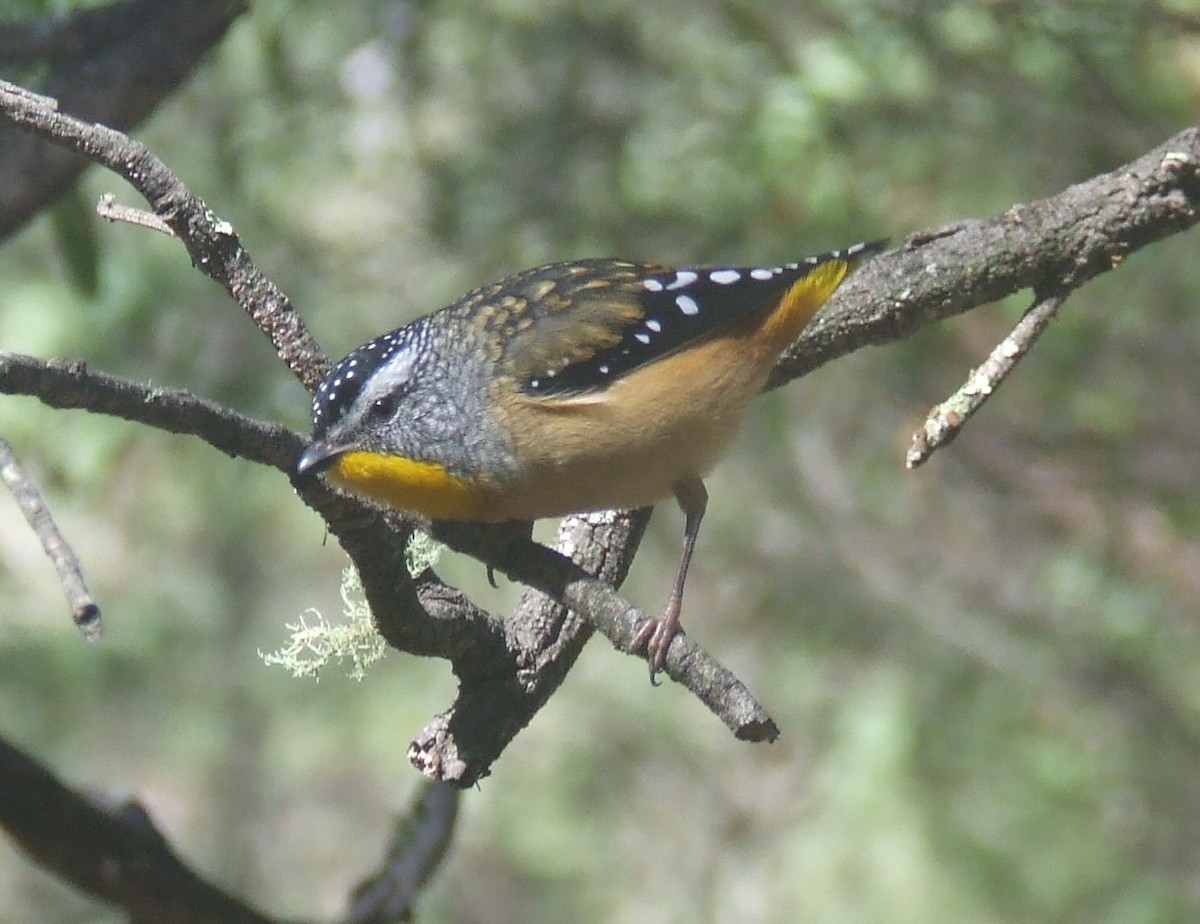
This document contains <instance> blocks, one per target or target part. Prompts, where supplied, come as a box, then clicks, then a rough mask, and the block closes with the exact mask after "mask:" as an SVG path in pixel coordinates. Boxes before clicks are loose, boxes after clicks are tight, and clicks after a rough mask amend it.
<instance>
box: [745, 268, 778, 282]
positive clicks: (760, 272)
mask: <svg viewBox="0 0 1200 924" xmlns="http://www.w3.org/2000/svg"><path fill="white" fill-rule="evenodd" d="M774 275H775V274H774V273H772V272H771V271H770V270H769V269H761V268H760V269H752V270H750V278H751V279H757V280H758V281H759V282H765V281H766V280H768V279H770V278H771V277H772V276H774Z"/></svg>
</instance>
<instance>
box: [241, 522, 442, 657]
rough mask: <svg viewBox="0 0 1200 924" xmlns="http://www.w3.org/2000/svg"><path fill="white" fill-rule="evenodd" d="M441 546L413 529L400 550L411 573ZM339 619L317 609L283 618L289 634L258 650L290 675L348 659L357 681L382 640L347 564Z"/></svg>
mask: <svg viewBox="0 0 1200 924" xmlns="http://www.w3.org/2000/svg"><path fill="white" fill-rule="evenodd" d="M442 548H443V547H442V545H441V544H440V543H438V542H436V541H435V540H433V539H432V538H431V537H430V536H428V535H427V534H425V533H423V532H420V531H418V532H415V533H413V535H412V537H411V538H410V539H409V542H408V548H407V549H406V550H405V564H406V566H407V567H408V571H409V573H410V574H412V575H413V576H414V577H415V576H416V575H418V574H420V573H421V572H422V571H424V570H425V569H426V568H429V567H431V566H432V565H433V563H434V562H435V561H437V558H438V556H439V555H440V554H441V551H442ZM341 595H342V607H343V619H342V620H341V621H340V622H330V621H329V620H327V619H326V618H325V617H324V616H322V615H321V614H320V613H319V612H318V611H317V610H313V609H310V610H306V611H305V612H303V613H301V614H300V617H299V619H298V620H297V621H296V622H294V623H287V624H286V628H287V630H288V631H289V632H291V639H290V641H289V642H288V644H286V645H285V646H284V647H282V648H280V649H279V650H278V651H266V652H265V651H262V650H261V649H260V650H259V652H258V656H259V657H260V658H262V659H263V662H264V663H266V664H278V665H279V666H281V667H284V668H286V669H287V670H288V671H290V672H291V674H292V676H293V677H317V678H318V679H319V675H320V672H321V670H322V668H324V667H326V666H328V665H329V664H331V663H337V664H348V667H347V668H346V674H347V676H349V677H350V678H351V679H353V680H362V679H363V677H365V676H366V673H367V668H368V667H370V666H371V665H372V664H374V663H375V662H376V661H378V660H380V659H381V658H382V657H383V656H384V655H385V654H387V647H388V646H387V642H386V641H385V640H384V638H383V636H382V635H380V634H379V630H377V629H376V628H375V620H374V619H373V618H372V617H371V608H370V606H368V605H367V599H366V596H365V595H364V594H363V587H362V581H361V580H360V579H359V576H358V571H357V570H355V568H354V567H353V566H350V567H347V568H346V570H345V571H343V572H342V584H341Z"/></svg>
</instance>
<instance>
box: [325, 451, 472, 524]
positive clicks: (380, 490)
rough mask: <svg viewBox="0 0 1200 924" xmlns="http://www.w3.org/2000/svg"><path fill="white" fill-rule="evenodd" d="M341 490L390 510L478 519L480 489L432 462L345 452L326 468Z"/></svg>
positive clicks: (461, 518) (456, 518)
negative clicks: (476, 517) (393, 508)
mask: <svg viewBox="0 0 1200 924" xmlns="http://www.w3.org/2000/svg"><path fill="white" fill-rule="evenodd" d="M328 474H329V476H330V477H331V478H332V479H333V480H334V481H336V482H337V483H338V484H340V485H342V486H343V487H347V488H349V489H350V490H352V491H354V492H356V493H358V494H365V495H366V496H368V497H372V498H374V499H375V500H377V501H382V502H383V503H385V504H387V505H388V506H390V507H397V508H399V509H401V510H411V511H413V512H414V513H419V514H422V515H424V516H427V517H432V518H434V519H442V520H470V519H472V518H473V517H475V516H478V513H479V510H480V506H481V502H482V500H483V490H482V488H481V487H480V486H479V485H477V484H472V483H470V482H467V481H462V480H461V479H458V478H455V477H454V476H453V475H451V474H450V473H449V472H447V471H446V469H445V468H443V467H442V466H440V465H438V464H437V463H436V462H417V461H414V460H413V459H405V458H403V457H401V456H388V455H381V454H379V453H375V452H347V453H344V454H343V455H340V456H338V458H337V459H336V460H335V461H334V463H333V464H332V465H331V466H329V469H328Z"/></svg>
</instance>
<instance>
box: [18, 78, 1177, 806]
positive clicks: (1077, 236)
mask: <svg viewBox="0 0 1200 924" xmlns="http://www.w3.org/2000/svg"><path fill="white" fill-rule="evenodd" d="M0 115H2V116H4V117H6V118H9V119H10V120H12V121H14V122H15V123H17V124H19V125H22V126H23V127H26V128H27V129H29V130H31V131H34V132H37V133H39V134H42V135H44V136H46V137H50V138H53V139H57V140H58V141H59V143H63V144H66V145H68V146H70V147H72V148H74V149H76V150H79V151H82V152H84V153H87V154H88V155H89V156H91V157H93V158H94V159H96V160H97V161H99V162H101V163H104V164H106V165H107V166H109V167H110V168H111V169H114V170H115V171H117V172H118V173H120V174H121V175H123V176H125V177H126V178H127V179H129V181H130V182H131V183H133V184H134V186H135V187H136V188H138V189H139V191H141V192H142V193H143V195H145V196H146V198H147V199H148V201H149V202H150V203H151V205H152V207H153V209H154V211H155V213H156V214H158V215H159V216H160V217H162V218H163V219H164V220H165V221H166V222H167V223H168V224H169V225H170V226H171V227H172V228H173V229H174V231H175V233H176V234H177V235H178V236H179V237H180V239H181V240H182V241H183V243H184V244H185V246H186V247H187V249H188V252H189V253H190V254H191V255H192V258H193V261H194V262H195V263H196V265H197V267H198V268H200V269H201V270H202V271H203V272H205V273H206V274H208V275H209V276H211V277H212V278H214V279H216V280H217V281H218V282H220V283H221V284H222V285H224V286H225V287H226V288H227V289H228V290H229V291H230V293H231V295H233V297H234V298H235V299H236V300H237V301H238V302H239V303H240V304H242V305H243V307H244V308H245V309H246V310H247V312H248V313H249V314H250V315H251V317H252V318H253V319H254V320H255V323H257V324H258V325H259V326H260V328H261V329H263V330H264V332H266V333H267V335H268V336H269V337H270V339H271V341H272V343H273V344H274V345H275V347H276V350H277V351H278V353H279V355H280V357H281V358H282V359H283V360H284V362H285V363H286V364H287V365H288V367H289V368H291V369H292V370H293V372H295V373H296V374H297V375H298V376H299V377H300V378H301V380H302V381H303V382H305V384H306V385H307V386H308V387H309V388H310V389H311V388H312V387H313V385H314V384H315V382H316V381H317V380H318V378H319V376H320V373H321V372H322V371H323V369H324V368H325V365H326V363H325V358H324V356H323V354H321V352H320V351H319V349H318V348H317V347H316V346H315V344H313V343H312V341H311V339H310V338H309V336H308V334H307V331H306V330H305V329H304V327H303V324H302V323H301V322H300V320H299V319H298V318H297V317H296V316H295V313H294V311H293V310H292V308H291V306H290V305H289V304H288V303H287V300H286V298H285V297H284V296H283V295H282V294H281V293H279V292H278V290H277V289H276V288H275V287H274V286H273V285H272V284H271V283H270V282H269V281H268V280H266V279H265V277H263V276H262V275H261V274H260V273H259V272H258V271H257V269H255V268H254V266H253V264H252V263H251V262H250V260H249V257H248V256H247V255H246V253H245V251H244V250H243V249H242V247H241V245H240V243H239V242H238V240H237V238H236V235H235V234H234V233H233V230H232V228H231V227H230V226H229V225H228V224H227V223H225V222H221V221H218V220H217V219H216V218H215V217H213V216H212V215H211V214H210V213H208V212H207V210H206V209H205V208H204V206H203V203H202V202H200V200H198V199H196V198H195V197H193V196H192V195H191V194H190V193H189V192H188V191H187V189H186V187H184V186H183V184H182V183H181V182H180V181H179V180H178V178H177V177H174V176H173V175H172V174H171V173H170V172H169V171H167V170H166V168H165V166H164V165H162V163H161V162H160V161H158V159H157V158H155V157H153V155H151V154H150V153H149V152H148V151H147V150H146V149H145V148H144V147H143V146H141V145H138V144H137V143H135V142H132V141H130V140H129V139H127V138H125V137H124V136H123V135H121V134H120V133H118V132H112V131H111V130H109V129H105V128H102V127H100V126H89V125H86V124H84V123H81V122H79V121H78V120H73V119H70V118H69V117H66V116H62V115H60V114H58V113H56V112H55V111H54V110H53V105H52V101H49V100H45V99H43V98H39V97H31V96H30V95H29V94H25V93H22V92H21V91H19V90H18V89H17V88H13V87H11V85H8V86H5V85H2V84H0ZM1198 163H1200V132H1197V130H1195V129H1189V130H1188V131H1185V132H1183V133H1181V134H1180V135H1178V136H1176V137H1175V138H1173V139H1171V140H1170V141H1169V142H1168V143H1167V144H1165V145H1163V146H1162V147H1160V148H1158V149H1156V150H1155V151H1153V152H1151V153H1150V154H1147V155H1146V156H1145V157H1142V158H1139V159H1138V160H1136V161H1134V162H1132V163H1131V164H1128V165H1126V166H1125V167H1122V168H1119V169H1118V170H1115V171H1113V172H1111V173H1108V174H1104V175H1102V176H1100V177H1096V178H1095V179H1093V180H1089V181H1087V182H1086V183H1082V184H1079V185H1078V186H1074V187H1071V188H1070V189H1068V190H1066V191H1064V192H1063V193H1061V194H1059V195H1058V196H1053V197H1049V198H1047V199H1044V200H1041V201H1039V202H1034V203H1031V204H1029V205H1023V206H1015V207H1014V208H1012V209H1010V210H1008V211H1007V212H1005V213H1003V214H1001V215H997V216H995V217H993V218H991V219H987V220H984V221H971V222H963V223H961V224H959V225H956V226H954V227H952V228H948V229H943V230H942V231H939V232H934V233H929V234H925V235H921V236H918V237H914V238H912V239H910V240H909V241H907V242H906V243H905V245H904V246H903V247H901V248H900V249H899V250H897V251H894V252H892V253H889V254H886V255H884V256H882V257H879V258H877V259H875V260H873V261H871V262H870V263H868V264H867V265H866V266H865V267H863V268H862V269H861V270H859V271H858V272H857V273H856V274H855V275H854V276H853V277H851V279H850V280H849V281H848V282H847V284H846V285H844V286H842V288H841V289H839V290H838V292H837V293H836V294H835V296H834V298H833V299H831V300H830V303H829V305H828V306H827V307H826V309H825V310H824V311H823V312H822V313H821V316H820V317H819V318H818V319H817V320H816V321H815V322H814V323H813V324H812V325H810V327H809V328H808V329H807V330H806V331H805V333H804V334H803V335H802V337H801V339H800V340H799V341H798V343H797V345H796V347H795V348H794V349H793V350H791V351H789V352H788V354H787V356H785V357H784V359H783V361H782V362H781V363H780V365H779V367H778V368H777V370H776V372H775V375H774V376H773V378H772V385H778V384H781V383H783V382H785V381H788V380H790V379H792V378H795V377H796V376H798V375H800V374H802V373H803V372H806V371H808V370H810V369H812V368H815V367H816V366H818V365H821V364H822V363H824V362H827V361H829V360H830V359H833V358H835V357H836V356H840V355H842V354H844V353H847V352H850V351H851V350H853V349H856V348H858V347H859V346H862V345H865V344H867V343H884V342H889V341H891V340H895V339H899V338H900V337H903V336H907V335H908V334H910V333H912V332H913V331H915V330H917V329H919V328H920V327H923V326H925V325H926V324H930V323H934V322H935V321H938V320H941V319H943V318H945V317H948V316H950V315H952V314H956V313H960V312H963V311H966V310H969V309H970V308H973V307H976V306H978V305H980V304H983V303H986V302H990V301H993V300H996V299H998V298H1001V297H1003V296H1005V295H1008V294H1010V293H1011V292H1014V291H1016V290H1018V289H1020V288H1024V287H1028V286H1032V287H1034V288H1035V289H1038V290H1039V291H1052V290H1054V289H1055V288H1064V289H1067V288H1071V287H1075V286H1078V285H1080V284H1082V283H1083V282H1084V281H1086V280H1087V279H1090V278H1092V277H1093V276H1095V275H1098V274H1099V273H1102V272H1105V271H1107V270H1108V269H1111V268H1112V267H1113V266H1114V265H1116V263H1118V262H1120V260H1121V259H1122V258H1123V257H1124V256H1125V255H1127V254H1129V253H1132V252H1133V251H1134V250H1136V249H1138V248H1140V247H1142V246H1145V245H1146V244H1147V243H1150V242H1152V241H1154V240H1158V239H1160V238H1162V237H1165V236H1167V235H1168V234H1172V233H1175V232H1178V231H1180V230H1182V229H1184V228H1186V227H1190V226H1192V225H1193V224H1195V222H1196V220H1197V210H1196V205H1197V201H1198V198H1200V195H1198V194H1200V175H1198V171H1197V164H1198ZM291 438H296V437H294V435H290V436H289V439H291ZM296 439H298V438H296ZM269 464H274V465H276V466H277V467H280V468H284V469H285V470H286V468H287V467H288V466H289V465H290V459H284V458H282V457H278V456H275V457H273V459H272V461H271V462H270V463H269ZM298 490H299V492H300V494H301V497H302V498H303V499H304V500H305V502H306V503H308V504H309V505H310V506H312V507H313V508H314V509H316V510H317V511H318V512H319V513H321V515H322V516H323V517H324V518H325V520H326V522H327V523H328V524H329V528H330V530H331V532H333V533H334V535H336V536H337V537H338V540H339V542H340V543H341V544H342V546H343V547H344V548H345V549H346V551H347V552H348V553H349V554H350V556H351V558H352V560H354V562H355V564H356V565H357V566H358V568H359V573H360V575H361V577H362V580H363V586H364V589H365V590H366V593H367V597H368V600H369V601H370V603H371V606H372V609H373V611H374V613H375V617H376V620H377V622H378V623H379V625H380V629H381V631H383V632H384V634H385V636H386V637H387V638H388V639H389V641H391V642H392V643H393V644H395V645H397V646H398V647H403V648H405V649H406V650H409V651H414V652H416V653H420V654H430V655H438V656H441V657H447V658H449V659H450V660H451V662H452V664H453V666H454V669H455V672H456V673H457V674H458V676H459V677H460V679H461V680H462V687H461V689H460V694H459V698H458V701H457V702H456V704H455V706H454V707H453V709H452V710H451V711H450V712H448V713H447V714H445V715H444V716H439V717H438V718H437V719H435V721H434V723H433V724H432V725H431V726H430V727H429V728H427V729H426V730H425V732H423V733H422V735H421V737H419V738H418V739H417V741H416V742H414V748H413V753H414V757H415V759H416V760H417V761H418V762H419V764H420V765H421V766H422V768H423V769H424V770H425V771H426V772H428V773H430V774H431V775H434V776H439V777H442V778H445V779H451V780H453V781H455V782H456V783H458V784H459V785H467V784H469V783H471V782H472V781H474V780H475V779H478V778H479V777H480V776H482V775H484V774H485V773H486V772H487V768H488V767H490V765H491V763H492V761H494V760H495V758H496V757H497V756H498V755H499V753H500V751H501V750H502V749H503V747H504V745H505V744H506V743H507V741H508V740H511V737H512V735H514V734H515V733H516V732H517V731H518V730H519V729H520V728H521V727H523V725H524V724H525V723H526V722H527V721H528V719H529V717H530V716H531V715H532V714H533V713H534V712H536V710H537V708H538V707H539V706H540V705H541V703H543V702H544V701H545V698H546V697H548V696H549V695H550V693H551V692H553V689H554V688H555V687H556V686H557V683H558V682H560V681H561V676H562V675H565V672H566V671H567V670H568V669H569V667H570V665H571V663H573V661H574V658H575V656H577V654H578V651H579V650H580V648H581V647H582V644H583V642H584V641H586V638H587V636H588V634H589V633H590V628H588V627H587V626H583V625H581V624H580V623H578V621H574V620H572V619H571V618H570V617H569V616H563V615H562V614H561V611H559V610H557V609H556V608H555V607H554V606H553V605H550V604H544V605H538V604H537V603H534V602H528V601H527V603H526V604H523V607H524V606H528V609H523V610H522V614H521V616H520V618H519V619H517V620H514V621H513V623H512V624H511V625H509V624H508V623H505V622H503V621H501V620H497V619H495V618H493V617H491V616H490V615H489V614H486V613H484V612H483V611H480V610H477V609H476V608H474V607H471V606H470V605H469V604H468V603H467V601H465V600H464V599H462V597H461V595H459V594H457V592H456V591H453V590H452V589H450V588H446V587H445V586H444V585H442V584H441V583H440V582H439V581H437V579H436V576H434V575H432V574H427V575H424V576H422V578H421V580H419V581H416V582H414V581H412V580H411V579H410V578H409V576H408V575H407V573H406V572H405V571H404V569H403V547H404V540H405V539H406V537H407V536H408V535H409V533H410V531H411V530H412V528H413V526H414V523H415V521H414V520H413V519H412V518H409V517H405V516H402V515H400V514H396V513H394V512H385V511H380V510H379V509H377V508H373V507H371V506H369V505H366V504H363V503H362V502H360V501H358V500H355V499H353V498H349V497H345V496H341V495H338V494H336V493H334V492H331V491H329V490H327V489H326V488H324V487H323V486H320V485H301V486H298ZM577 528H578V529H582V530H583V531H584V533H583V535H584V536H585V538H584V539H583V540H582V541H581V542H580V543H579V544H575V543H574V542H573V541H571V540H568V541H566V542H565V543H564V548H568V549H572V548H573V550H574V552H575V556H574V557H576V559H577V560H579V561H587V562H591V563H593V564H594V563H595V562H601V564H600V565H598V566H596V567H595V568H593V570H596V572H597V573H600V572H602V571H604V570H605V569H606V568H609V566H608V565H606V564H603V562H605V561H606V558H605V556H607V555H612V556H614V557H613V562H619V561H624V560H627V559H628V558H629V557H631V556H632V554H633V550H634V549H635V548H636V543H637V541H638V538H639V537H640V529H638V528H632V529H621V530H617V531H614V532H611V533H609V532H608V531H607V530H596V526H595V524H592V523H590V522H589V521H588V520H586V519H584V520H579V519H572V520H568V521H567V526H566V529H568V530H572V529H577ZM588 530H596V531H595V532H594V534H592V535H590V536H589V535H588V534H587V531H588ZM437 532H438V534H439V535H440V536H441V537H442V538H444V539H447V540H449V542H450V544H451V545H452V546H453V547H455V548H457V549H460V550H462V551H466V552H468V553H469V554H473V555H475V556H476V557H479V558H481V559H483V560H485V561H490V562H492V563H493V564H495V565H496V566H497V567H498V568H500V569H501V570H502V571H504V572H505V573H507V574H509V575H510V576H511V577H513V578H514V579H517V580H521V581H523V582H526V583H528V584H530V585H531V586H534V587H537V588H540V589H542V590H543V591H546V592H547V593H549V594H551V595H552V596H553V597H555V598H556V599H559V600H562V601H563V602H564V603H566V604H567V605H568V606H570V607H571V608H572V609H575V610H577V611H579V612H581V613H584V614H586V615H587V618H588V619H589V620H590V622H591V623H592V624H594V625H597V626H599V627H600V628H601V630H602V631H604V632H605V634H606V635H608V636H609V638H610V639H611V640H612V642H613V644H614V645H615V646H616V647H617V648H618V649H620V650H627V648H628V643H629V640H630V639H631V638H632V636H633V635H634V634H635V632H636V628H637V626H638V625H639V624H640V621H641V619H642V618H643V617H642V616H641V614H639V613H638V612H637V611H636V610H635V609H634V608H632V607H630V606H629V605H628V604H627V603H625V602H624V601H623V600H621V599H620V598H619V597H617V596H616V595H615V594H614V593H613V591H612V589H611V588H610V587H609V586H608V584H606V583H605V581H604V580H598V579H596V578H593V577H591V576H590V575H589V574H588V573H587V571H588V569H584V568H581V567H579V566H578V565H575V564H572V563H571V562H570V561H569V560H568V559H567V558H566V557H565V556H563V555H561V554H558V553H555V552H553V551H551V550H547V549H544V548H541V547H539V546H536V545H534V544H532V543H527V542H520V541H518V542H515V543H514V542H511V541H510V542H509V543H508V544H507V545H506V546H503V548H502V551H500V552H499V553H497V552H496V549H497V547H498V544H497V542H496V541H495V539H496V536H497V535H499V534H498V533H497V532H495V531H494V530H489V529H488V528H486V527H479V526H475V525H471V524H439V525H438V527H437ZM608 542H612V543H613V545H610V546H608V547H607V551H606V547H605V545H604V544H605V543H608ZM624 567H625V566H624V565H622V566H620V567H616V568H615V570H613V569H611V568H609V571H608V572H607V573H605V574H604V575H603V576H604V578H605V580H609V579H612V580H616V579H617V576H623V574H622V572H623V568H624ZM589 568H592V566H591V565H589ZM610 574H611V575H615V576H614V577H611V578H610ZM722 671H723V669H721V668H720V667H719V665H716V664H715V663H714V662H711V659H709V658H708V657H707V656H706V655H704V654H703V652H701V651H700V650H699V649H698V648H696V647H695V646H694V645H693V644H692V643H691V642H690V641H689V640H687V639H686V638H681V639H680V641H679V642H677V643H676V644H674V645H672V647H671V651H670V656H669V658H668V673H669V674H670V675H671V676H672V677H674V678H676V679H679V680H681V681H682V682H684V683H686V684H687V685H688V686H689V689H691V690H692V691H693V692H694V693H696V695H697V696H699V697H700V698H701V699H702V700H704V701H705V702H706V703H707V704H708V705H709V706H710V708H713V709H714V711H715V712H717V714H719V715H721V717H722V718H723V720H724V721H726V722H727V724H729V725H730V727H731V728H734V729H737V730H739V734H742V735H744V736H745V737H748V738H751V739H752V740H758V739H761V738H769V737H771V736H772V735H773V734H774V726H773V725H772V724H771V723H770V720H769V718H768V717H766V716H765V714H764V713H761V707H758V706H757V704H756V703H755V702H754V700H753V698H752V697H751V696H750V695H749V693H748V692H747V691H744V688H741V689H739V687H738V685H737V684H736V683H734V682H733V680H732V678H730V676H729V675H728V674H727V673H722ZM731 693H732V697H731V696H730V694H731ZM489 728H491V729H496V730H497V731H495V732H494V733H493V732H488V731H487V730H486V729H489Z"/></svg>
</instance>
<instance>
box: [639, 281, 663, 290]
mask: <svg viewBox="0 0 1200 924" xmlns="http://www.w3.org/2000/svg"><path fill="white" fill-rule="evenodd" d="M642 288H643V289H645V290H646V291H647V292H661V291H662V290H663V284H662V283H661V282H659V281H658V280H657V279H643V280H642Z"/></svg>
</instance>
